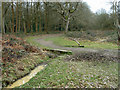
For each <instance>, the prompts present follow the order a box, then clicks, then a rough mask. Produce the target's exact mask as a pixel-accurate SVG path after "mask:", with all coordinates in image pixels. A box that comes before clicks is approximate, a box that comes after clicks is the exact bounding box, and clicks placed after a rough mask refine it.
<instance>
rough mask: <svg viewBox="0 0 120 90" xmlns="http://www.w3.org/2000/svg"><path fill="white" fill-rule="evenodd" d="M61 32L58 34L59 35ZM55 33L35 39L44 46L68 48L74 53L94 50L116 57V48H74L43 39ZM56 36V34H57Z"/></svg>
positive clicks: (53, 35)
mask: <svg viewBox="0 0 120 90" xmlns="http://www.w3.org/2000/svg"><path fill="white" fill-rule="evenodd" d="M60 35H61V34H59V36H60ZM55 36H56V34H50V35H45V36H42V37H41V38H39V39H36V42H39V43H40V44H41V45H44V46H46V47H50V48H54V49H63V50H70V51H72V52H74V53H80V52H96V53H100V54H101V55H103V56H112V57H118V50H110V49H102V50H101V49H90V48H74V47H62V46H57V45H55V44H54V43H53V42H52V41H45V40H44V39H45V38H46V37H47V38H48V37H55ZM57 36H58V35H57Z"/></svg>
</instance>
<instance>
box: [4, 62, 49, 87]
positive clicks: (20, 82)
mask: <svg viewBox="0 0 120 90" xmlns="http://www.w3.org/2000/svg"><path fill="white" fill-rule="evenodd" d="M46 66H47V64H44V65H43V64H42V65H39V66H37V67H36V68H35V69H33V70H32V71H31V72H30V74H28V75H27V76H25V77H23V78H21V79H18V80H17V81H15V82H14V83H13V84H12V85H9V86H7V87H6V88H15V87H18V86H20V85H23V84H25V83H27V82H28V81H29V80H30V79H31V78H33V77H34V76H35V75H36V74H37V73H38V72H40V71H41V70H43V69H44V68H45V67H46Z"/></svg>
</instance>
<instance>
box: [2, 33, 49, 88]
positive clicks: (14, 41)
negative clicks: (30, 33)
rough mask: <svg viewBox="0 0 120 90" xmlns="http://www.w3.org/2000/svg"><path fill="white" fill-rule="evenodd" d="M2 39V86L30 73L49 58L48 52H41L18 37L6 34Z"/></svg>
mask: <svg viewBox="0 0 120 90" xmlns="http://www.w3.org/2000/svg"><path fill="white" fill-rule="evenodd" d="M2 39H3V40H2V41H1V42H2V46H3V47H2V61H1V65H2V86H3V87H6V86H7V85H10V84H12V83H13V82H14V81H16V80H17V79H19V78H21V77H23V76H25V75H26V74H28V73H30V71H31V70H32V69H33V68H35V67H36V66H37V65H39V64H41V63H43V62H47V61H48V60H50V58H49V56H48V55H47V53H48V52H43V51H42V49H39V48H37V47H35V46H32V45H30V44H29V43H27V42H26V41H24V40H23V39H22V38H20V37H16V36H15V35H7V34H6V35H3V38H2ZM29 40H30V39H29ZM31 43H32V42H31Z"/></svg>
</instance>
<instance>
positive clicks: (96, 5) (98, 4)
mask: <svg viewBox="0 0 120 90" xmlns="http://www.w3.org/2000/svg"><path fill="white" fill-rule="evenodd" d="M112 1H114V0H83V2H87V4H88V5H89V6H90V9H91V11H93V12H94V13H95V12H97V11H98V10H100V9H101V8H103V9H105V10H106V12H107V13H110V7H111V4H110V3H109V2H112ZM116 1H120V0H116Z"/></svg>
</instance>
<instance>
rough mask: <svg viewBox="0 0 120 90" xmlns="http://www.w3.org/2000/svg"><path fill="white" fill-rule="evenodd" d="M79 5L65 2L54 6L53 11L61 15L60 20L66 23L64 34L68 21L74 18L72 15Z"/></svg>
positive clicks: (66, 30)
mask: <svg viewBox="0 0 120 90" xmlns="http://www.w3.org/2000/svg"><path fill="white" fill-rule="evenodd" d="M78 5H79V3H78V2H76V3H75V2H74V3H72V2H65V3H60V2H57V3H55V4H54V8H57V9H54V10H55V11H56V12H57V13H58V14H60V15H61V18H62V19H63V20H64V21H65V22H66V27H65V33H67V32H68V26H69V23H70V20H71V19H72V18H73V17H74V16H73V13H74V12H75V11H76V10H77V7H78Z"/></svg>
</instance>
